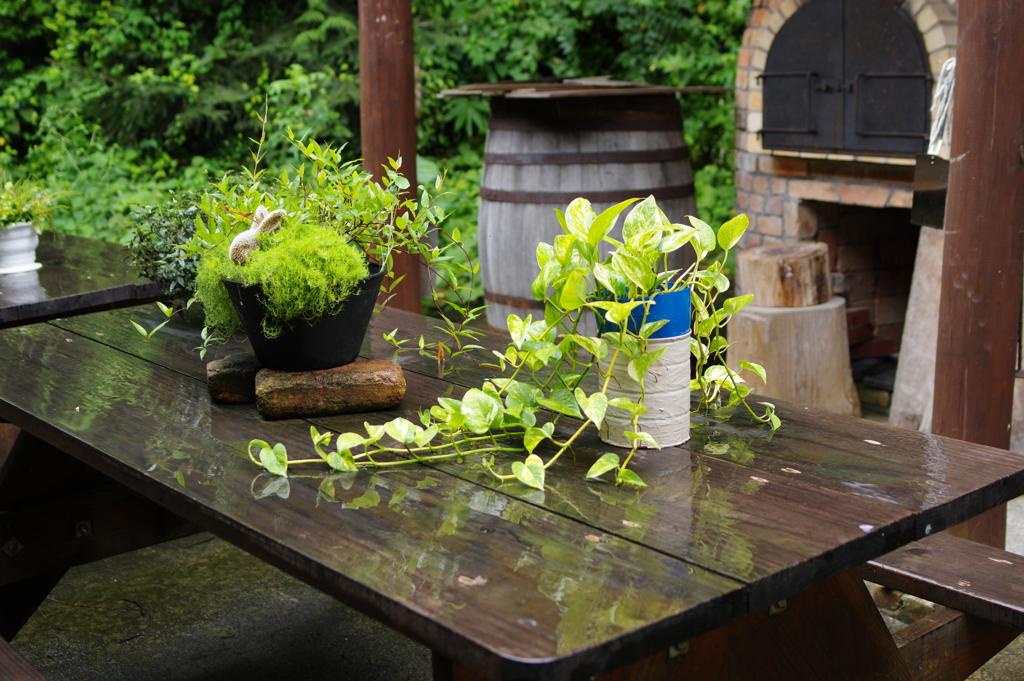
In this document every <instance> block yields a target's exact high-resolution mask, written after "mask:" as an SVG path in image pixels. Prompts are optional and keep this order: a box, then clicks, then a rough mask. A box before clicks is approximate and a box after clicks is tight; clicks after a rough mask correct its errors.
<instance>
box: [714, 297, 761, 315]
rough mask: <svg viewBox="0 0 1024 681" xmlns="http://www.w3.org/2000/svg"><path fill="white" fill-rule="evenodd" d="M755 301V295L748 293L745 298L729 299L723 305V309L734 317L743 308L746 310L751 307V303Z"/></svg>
mask: <svg viewBox="0 0 1024 681" xmlns="http://www.w3.org/2000/svg"><path fill="white" fill-rule="evenodd" d="M753 299H754V294H753V293H748V294H747V295H745V296H736V297H735V298H728V299H727V300H726V301H725V302H724V303H722V309H723V310H725V311H726V313H727V314H729V315H734V314H736V313H737V312H739V311H740V310H742V309H743V308H745V307H746V306H747V305H749V304H750V301H752V300H753Z"/></svg>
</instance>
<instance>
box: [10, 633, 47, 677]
mask: <svg viewBox="0 0 1024 681" xmlns="http://www.w3.org/2000/svg"><path fill="white" fill-rule="evenodd" d="M0 681H46V677H45V676H43V675H42V674H40V673H39V672H38V671H36V669H35V667H33V666H32V665H30V664H29V663H28V660H26V659H25V658H24V657H22V656H21V654H20V653H19V652H18V651H17V650H15V649H14V648H12V647H11V644H10V643H8V642H7V641H4V640H3V639H0Z"/></svg>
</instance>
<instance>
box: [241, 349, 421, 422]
mask: <svg viewBox="0 0 1024 681" xmlns="http://www.w3.org/2000/svg"><path fill="white" fill-rule="evenodd" d="M403 397H405V375H404V374H403V373H402V368H401V367H400V366H398V365H397V364H395V363H394V362H388V361H386V360H383V359H367V360H359V361H356V362H353V363H351V364H346V365H345V366H340V367H337V368H334V369H323V370H321V371H274V370H272V369H264V370H262V371H261V372H259V373H258V374H257V375H256V409H257V410H258V411H259V412H260V414H262V415H263V418H266V419H287V418H303V417H310V416H330V415H332V414H349V413H353V412H364V411H379V410H381V409H390V408H391V407H394V406H397V405H398V404H399V403H400V402H401V401H402V398H403Z"/></svg>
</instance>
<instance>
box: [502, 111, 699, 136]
mask: <svg viewBox="0 0 1024 681" xmlns="http://www.w3.org/2000/svg"><path fill="white" fill-rule="evenodd" d="M680 127H681V123H680V120H679V117H678V116H665V115H642V114H641V115H631V116H620V117H617V118H611V119H609V118H599V117H597V116H593V117H591V116H574V117H571V118H570V117H565V118H557V117H554V116H551V117H537V118H532V119H526V118H512V117H510V118H502V117H498V116H493V115H492V116H491V118H490V120H489V121H488V122H487V129H488V130H525V131H532V132H545V131H562V132H628V131H639V132H657V131H679V130H680Z"/></svg>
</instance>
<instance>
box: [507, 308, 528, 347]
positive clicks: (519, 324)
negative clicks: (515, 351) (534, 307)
mask: <svg viewBox="0 0 1024 681" xmlns="http://www.w3.org/2000/svg"><path fill="white" fill-rule="evenodd" d="M530 319H531V317H530V316H529V315H527V317H526V321H525V322H524V321H523V320H522V319H520V317H519V316H518V315H514V314H510V315H509V316H508V333H509V335H510V336H512V342H513V343H515V346H516V347H517V348H521V347H523V341H524V340H526V331H527V327H528V325H529V324H530Z"/></svg>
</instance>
